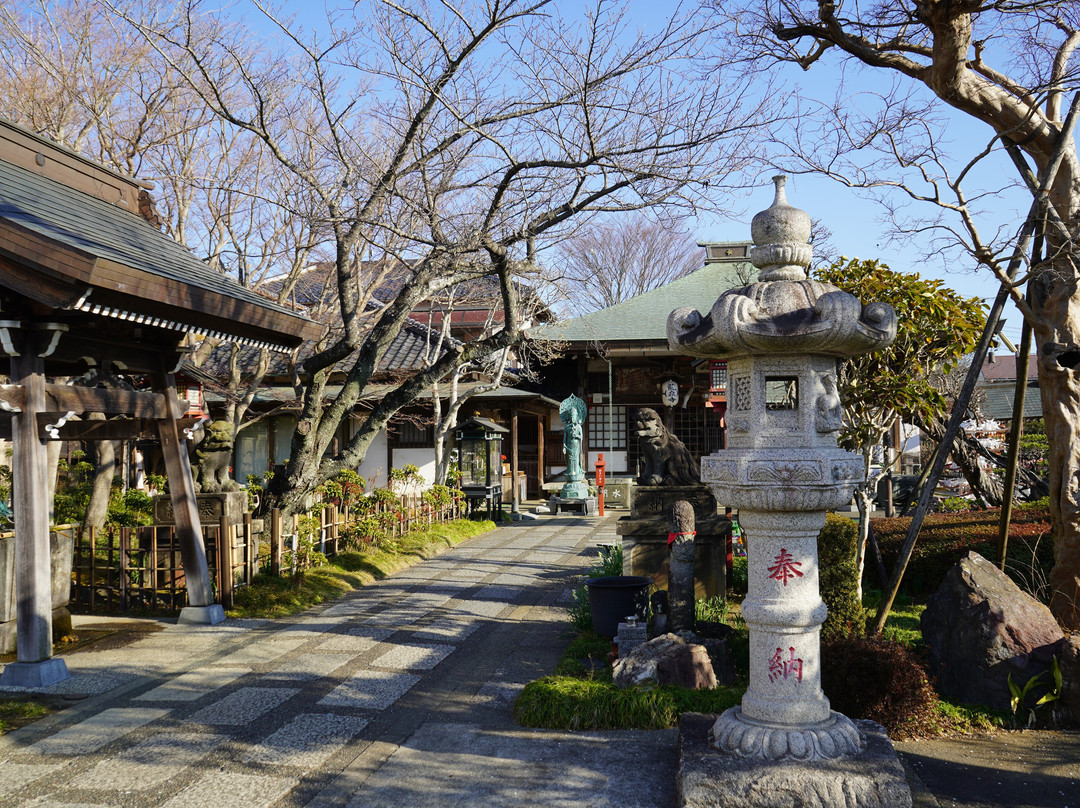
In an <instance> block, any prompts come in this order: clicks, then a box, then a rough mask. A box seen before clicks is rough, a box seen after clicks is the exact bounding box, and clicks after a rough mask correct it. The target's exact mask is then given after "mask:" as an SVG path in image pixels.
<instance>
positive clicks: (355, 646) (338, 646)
mask: <svg viewBox="0 0 1080 808" xmlns="http://www.w3.org/2000/svg"><path fill="white" fill-rule="evenodd" d="M394 633H395V631H394V629H378V628H375V627H368V628H360V629H351V630H350V631H349V632H348V633H347V634H331V635H329V637H328V638H327V639H326V640H324V641H323V642H321V643H319V644H318V645H316V646H315V650H317V651H348V652H349V653H351V654H353V655H354V656H355V655H358V654H362V653H364V652H365V651H368V650H370V649H372V648H374V647H375V646H376V645H378V644H379V643H380V642H382V641H383V640H385V639H386V638H387V637H389V636H391V635H392V634H394Z"/></svg>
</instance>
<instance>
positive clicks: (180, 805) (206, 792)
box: [163, 772, 297, 808]
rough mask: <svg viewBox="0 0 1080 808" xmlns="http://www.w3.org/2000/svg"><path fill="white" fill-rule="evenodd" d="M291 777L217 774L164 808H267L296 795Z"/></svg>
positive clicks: (182, 793) (186, 789)
mask: <svg viewBox="0 0 1080 808" xmlns="http://www.w3.org/2000/svg"><path fill="white" fill-rule="evenodd" d="M296 785H297V781H296V780H294V779H292V778H287V777H269V776H266V775H259V774H236V773H233V772H214V773H213V774H209V775H207V776H206V777H203V778H202V779H201V780H199V781H198V782H196V783H194V784H192V785H190V786H188V787H187V788H185V789H184V790H183V791H181V792H180V793H179V794H177V795H176V796H175V797H173V798H172V799H171V800H169V801H168V802H167V803H165V805H164V806H163V808H263V807H264V806H268V805H272V804H273V803H275V802H277V801H278V800H279V799H281V798H282V797H284V796H285V795H286V794H288V793H289V792H290V791H292V790H293V789H294V788H295V787H296Z"/></svg>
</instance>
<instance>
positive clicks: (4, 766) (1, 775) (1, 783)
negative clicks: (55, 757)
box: [0, 761, 66, 796]
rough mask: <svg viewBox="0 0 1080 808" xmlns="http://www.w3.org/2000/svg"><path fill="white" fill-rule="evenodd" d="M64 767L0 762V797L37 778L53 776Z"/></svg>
mask: <svg viewBox="0 0 1080 808" xmlns="http://www.w3.org/2000/svg"><path fill="white" fill-rule="evenodd" d="M65 765H66V764H64V763H11V762H9V761H0V796H3V795H4V794H9V793H10V792H12V791H14V790H15V789H17V788H22V787H23V786H24V785H26V784H27V783H32V782H33V781H34V780H37V779H38V778H39V777H44V776H45V775H47V774H53V773H54V772H56V771H57V770H59V769H60V768H62V767H63V766H65Z"/></svg>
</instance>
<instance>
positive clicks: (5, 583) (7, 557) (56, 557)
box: [0, 531, 73, 654]
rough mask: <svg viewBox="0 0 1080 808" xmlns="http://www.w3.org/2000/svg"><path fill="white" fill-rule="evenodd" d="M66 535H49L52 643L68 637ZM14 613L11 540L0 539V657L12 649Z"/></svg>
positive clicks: (69, 544) (69, 555) (68, 550)
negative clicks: (0, 654)
mask: <svg viewBox="0 0 1080 808" xmlns="http://www.w3.org/2000/svg"><path fill="white" fill-rule="evenodd" d="M72 541H73V537H72V536H71V534H70V533H66V532H64V533H58V532H56V531H53V532H51V533H50V534H49V556H50V565H49V566H50V569H49V574H50V577H51V579H52V635H53V639H54V640H55V639H57V638H59V637H63V636H65V635H67V634H70V633H71V612H69V611H68V608H67V606H68V603H69V602H70V600H71V560H72ZM15 617H16V609H15V541H14V538H13V537H11V536H7V537H3V538H0V653H3V654H12V653H14V652H15V645H16V622H17V621H16V619H15Z"/></svg>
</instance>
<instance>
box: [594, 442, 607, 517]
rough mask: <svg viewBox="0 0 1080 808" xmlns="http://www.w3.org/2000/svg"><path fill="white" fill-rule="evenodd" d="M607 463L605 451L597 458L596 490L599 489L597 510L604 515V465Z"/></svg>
mask: <svg viewBox="0 0 1080 808" xmlns="http://www.w3.org/2000/svg"><path fill="white" fill-rule="evenodd" d="M606 465H607V464H606V463H605V462H604V454H603V452H601V453H600V455H599V456H598V457H597V458H596V491H597V502H596V504H597V511H598V513H599V514H600V515H601V516H603V515H604V467H605V466H606Z"/></svg>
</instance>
